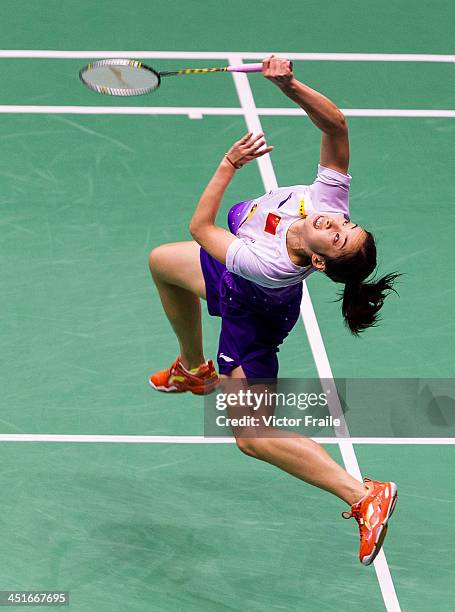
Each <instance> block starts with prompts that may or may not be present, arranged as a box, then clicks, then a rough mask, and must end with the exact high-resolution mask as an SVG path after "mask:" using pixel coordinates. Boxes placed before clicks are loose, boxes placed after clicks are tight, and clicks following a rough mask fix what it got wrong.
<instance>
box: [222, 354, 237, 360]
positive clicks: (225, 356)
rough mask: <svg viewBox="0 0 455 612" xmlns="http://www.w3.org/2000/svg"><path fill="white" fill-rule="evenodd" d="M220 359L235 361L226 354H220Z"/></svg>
mask: <svg viewBox="0 0 455 612" xmlns="http://www.w3.org/2000/svg"><path fill="white" fill-rule="evenodd" d="M219 358H220V359H224V361H234V360H233V359H232V357H228V356H227V355H225V354H224V353H220V354H219Z"/></svg>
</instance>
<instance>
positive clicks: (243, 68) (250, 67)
mask: <svg viewBox="0 0 455 612" xmlns="http://www.w3.org/2000/svg"><path fill="white" fill-rule="evenodd" d="M227 72H262V64H241V65H240V66H228V69H227Z"/></svg>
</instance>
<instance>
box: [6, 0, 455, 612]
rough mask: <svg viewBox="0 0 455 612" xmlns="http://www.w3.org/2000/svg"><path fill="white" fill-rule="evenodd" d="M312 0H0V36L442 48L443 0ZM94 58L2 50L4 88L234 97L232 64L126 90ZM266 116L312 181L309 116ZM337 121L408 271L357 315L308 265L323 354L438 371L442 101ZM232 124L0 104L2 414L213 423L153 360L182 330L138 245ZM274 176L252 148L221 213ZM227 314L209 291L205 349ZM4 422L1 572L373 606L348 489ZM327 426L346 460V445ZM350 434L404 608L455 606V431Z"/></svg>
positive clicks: (443, 83) (365, 79) (100, 101)
mask: <svg viewBox="0 0 455 612" xmlns="http://www.w3.org/2000/svg"><path fill="white" fill-rule="evenodd" d="M432 10H434V12H432ZM321 11H322V9H321V5H317V4H315V3H310V2H303V3H302V2H296V1H294V0H292V1H291V2H288V3H287V5H286V7H283V8H280V9H277V7H276V4H275V3H272V2H269V1H268V0H267V1H265V2H261V3H259V2H250V3H248V4H247V5H246V4H245V3H242V2H239V1H238V0H233V2H231V3H230V5H229V10H226V11H225V10H222V7H221V6H220V5H219V4H218V3H215V2H210V1H208V2H205V3H203V2H199V1H197V0H192V1H190V2H177V1H176V0H173V1H172V2H153V3H152V2H148V1H145V0H139V1H138V2H136V4H135V5H134V7H132V6H129V5H126V4H124V3H120V2H118V1H117V0H114V1H111V2H106V1H105V0H100V1H99V2H97V3H92V2H88V1H87V0H83V1H78V2H76V1H75V0H66V1H65V2H64V3H61V2H56V1H54V0H41V2H39V3H35V2H30V1H26V0H16V2H15V3H14V4H13V3H10V2H4V3H2V5H1V6H0V31H1V32H2V48H3V49H25V50H34V49H54V50H93V51H94V52H95V51H100V50H106V51H109V50H123V51H125V50H126V51H128V50H130V51H141V50H143V51H169V52H172V51H182V52H185V51H187V52H191V51H193V52H194V51H207V52H225V53H226V56H227V55H228V53H229V52H230V51H231V52H233V51H237V52H239V51H240V52H241V51H243V52H262V51H264V52H266V51H278V52H282V53H284V52H289V53H291V52H295V53H297V52H326V53H328V52H344V53H349V52H358V53H425V54H449V53H453V47H452V46H451V44H450V43H451V41H452V38H453V37H452V36H451V30H450V29H449V28H450V25H449V24H450V23H451V21H452V22H453V16H454V9H453V6H452V4H450V3H449V2H439V3H437V5H436V6H435V8H434V9H432V8H431V7H430V6H429V5H423V4H417V5H415V3H411V2H409V1H408V0H405V1H403V2H401V3H399V5H398V6H396V7H394V10H393V14H392V11H391V10H388V9H385V8H381V7H380V6H379V5H377V3H373V2H370V1H368V2H360V1H359V0H349V2H347V3H344V4H340V3H335V2H334V3H329V4H328V5H327V6H326V7H325V9H324V11H322V12H321ZM451 18H452V19H451ZM226 61H227V60H222V61H221V62H220V60H215V63H220V65H224V64H226ZM84 63H85V60H83V59H57V58H53V59H36V58H17V57H16V58H4V57H2V56H1V52H0V70H1V74H2V76H3V79H2V82H3V87H2V92H1V95H0V107H1V108H3V107H4V105H46V106H47V105H71V106H76V107H77V106H94V107H101V106H105V107H110V106H120V105H121V106H131V107H135V106H156V107H162V108H168V107H176V106H178V107H185V108H186V107H194V108H199V107H209V108H211V107H216V108H236V109H238V108H239V107H240V102H239V97H238V95H237V92H236V89H235V87H234V83H233V81H232V78H231V77H230V76H228V75H211V76H208V77H207V78H205V77H201V78H200V79H199V78H196V77H195V78H192V77H188V79H187V80H185V81H181V80H180V81H179V80H178V79H175V80H169V84H168V83H166V84H165V85H163V87H162V88H161V89H160V90H159V92H157V93H156V94H154V96H150V97H148V98H140V99H139V98H138V99H132V100H126V101H125V100H123V99H122V100H121V101H120V103H119V102H118V100H116V99H109V98H105V97H101V96H97V95H96V94H93V93H91V92H89V91H88V90H85V89H83V87H82V86H81V85H80V83H79V82H78V78H77V71H78V69H79V68H80V67H81V66H82V65H83V64H84ZM150 63H152V62H151V61H150ZM153 63H154V64H159V68H161V69H172V68H175V67H190V66H194V65H198V66H209V65H215V63H214V61H213V60H207V59H204V60H197V61H195V60H189V59H183V60H176V59H169V58H167V59H166V58H164V59H160V60H154V61H153ZM295 72H296V75H297V77H298V78H301V79H302V80H306V81H307V82H308V83H309V84H310V85H312V86H314V87H315V88H319V89H320V90H321V91H323V92H324V93H326V94H327V95H328V96H330V97H332V98H333V99H334V101H335V102H336V103H337V104H338V105H339V106H340V107H342V108H345V109H422V110H435V109H436V110H438V109H449V110H450V109H453V108H454V106H453V104H454V99H453V91H454V72H453V64H452V63H441V62H431V63H430V62H428V63H427V62H410V63H405V62H387V61H384V62H365V61H361V62H354V61H349V62H340V61H314V60H313V61H308V62H303V61H295ZM212 76H213V79H212ZM182 78H183V77H182ZM249 82H250V85H251V89H252V92H253V96H254V100H255V104H256V107H257V108H263V109H266V108H282V109H289V108H290V107H291V104H290V103H289V101H288V100H287V99H286V98H284V97H283V96H282V95H281V94H280V92H279V91H278V90H276V89H274V88H273V86H272V85H271V84H270V83H268V82H266V81H265V80H264V79H262V77H261V76H260V75H252V76H250V77H249ZM4 110H5V109H4ZM260 119H261V124H262V127H263V129H264V131H265V133H266V135H267V139H268V142H269V144H273V145H274V146H275V149H274V152H273V155H272V163H273V167H274V171H275V174H276V177H277V180H278V182H279V184H280V185H292V184H296V183H302V184H306V183H308V182H311V181H312V180H313V178H314V176H315V171H316V166H317V162H318V154H319V153H318V151H319V134H318V132H317V130H316V129H315V128H314V126H313V125H312V124H311V123H310V122H309V120H308V119H307V118H306V117H303V116H302V117H297V116H261V117H260ZM348 121H349V128H350V141H351V158H352V163H351V167H350V172H351V174H352V176H353V181H352V188H351V212H352V218H353V219H354V220H355V221H356V222H358V223H360V224H362V225H364V226H366V227H367V228H369V229H371V230H372V231H373V232H374V233H375V235H376V237H377V241H378V248H379V260H380V272H381V273H386V272H391V271H394V270H398V271H400V272H403V273H404V275H403V277H402V278H401V280H400V283H399V294H400V297H396V296H392V297H390V298H389V299H388V300H387V303H386V304H385V306H384V309H383V320H382V322H381V324H380V326H378V327H377V328H375V329H372V330H369V331H368V332H367V333H366V334H365V335H364V337H362V338H360V339H356V338H353V337H351V336H350V335H349V334H348V332H347V331H346V330H345V329H344V327H343V324H342V320H341V315H340V306H339V304H338V303H336V302H334V299H335V297H336V291H334V286H333V284H332V283H330V282H329V281H327V280H326V279H325V278H324V277H322V275H319V276H318V277H317V278H316V275H313V277H311V278H310V279H309V281H308V287H309V290H310V294H311V297H312V300H313V304H314V306H315V310H316V315H317V319H318V323H319V326H320V329H321V333H322V336H323V339H324V344H325V347H326V350H327V354H328V357H329V360H330V365H331V368H332V371H333V374H334V376H335V377H340V378H341V377H352V378H369V377H370V378H378V377H382V378H411V377H416V378H425V377H426V378H453V376H454V365H453V354H454V348H455V346H454V337H455V323H454V321H455V316H454V315H455V309H454V300H453V287H452V280H453V278H454V274H455V263H454V258H453V256H452V251H453V239H452V231H451V229H450V228H451V221H452V220H453V210H452V206H453V200H454V197H453V196H454V189H453V176H452V175H453V172H452V171H451V162H453V134H454V130H455V123H454V119H453V118H451V117H436V116H431V117H425V116H422V117H413V118H409V117H406V118H401V117H360V116H352V117H348ZM245 131H246V123H245V118H244V117H243V116H241V115H237V116H235V115H232V114H226V115H221V114H220V115H216V116H208V115H204V116H203V117H202V118H200V119H191V118H190V117H189V116H188V115H185V114H180V115H175V116H171V115H165V114H157V115H148V116H141V115H121V116H120V115H95V114H89V115H81V114H77V113H74V114H63V113H59V112H51V111H49V112H47V113H44V114H30V113H26V112H20V109H18V108H16V106H14V108H11V109H9V112H2V113H0V143H1V147H0V160H1V165H0V182H1V190H0V261H1V273H0V309H1V313H2V316H1V318H0V337H1V339H2V350H1V356H2V376H1V390H2V393H1V400H2V401H1V408H0V434H1V435H4V436H7V435H13V434H55V435H56V436H58V435H64V434H74V435H112V436H122V435H132V436H139V435H148V436H175V437H180V436H203V433H204V429H203V425H204V423H203V404H202V402H201V400H200V399H198V398H196V397H195V396H191V397H186V396H185V397H184V399H183V400H182V398H181V397H179V401H176V400H175V397H169V396H166V395H164V394H163V395H161V394H154V393H153V392H152V391H151V390H150V389H149V388H148V386H147V384H146V383H147V377H148V375H149V374H150V372H152V371H154V370H156V369H159V368H162V367H165V366H167V365H168V364H169V363H170V362H171V361H172V360H173V359H174V358H175V356H176V354H177V346H176V343H175V340H174V338H173V334H172V332H171V329H170V327H169V325H168V323H167V322H166V320H165V318H164V315H163V314H162V311H161V306H160V302H159V299H158V296H157V293H156V291H155V290H154V287H153V285H152V283H151V281H150V275H149V271H148V267H147V256H148V253H149V251H150V250H151V249H152V248H153V247H154V246H156V245H158V244H161V243H163V242H171V241H178V240H187V239H190V236H189V233H188V230H187V227H188V221H189V219H190V216H191V213H192V210H193V208H194V206H195V204H196V203H197V200H198V198H199V196H200V194H201V192H202V189H203V188H204V186H205V184H206V182H207V181H208V179H209V178H210V176H211V173H212V171H213V170H214V168H215V166H216V164H217V162H218V159H219V158H220V156H221V155H222V154H223V153H224V151H225V150H226V149H227V147H229V146H230V144H231V143H232V142H233V141H234V140H236V139H237V138H238V137H239V136H240V135H242V134H243V133H244V132H245ZM452 165H453V164H452ZM263 190H264V186H263V183H262V181H261V177H260V174H259V171H258V168H257V167H255V166H251V167H249V168H246V169H245V170H244V171H242V172H240V173H239V174H238V176H237V177H236V180H235V182H234V183H233V184H232V186H231V187H230V188H229V191H228V193H227V195H226V198H225V203H224V205H223V214H226V213H227V211H228V209H229V206H230V205H231V204H233V203H235V202H238V201H240V200H244V199H247V198H250V197H251V198H252V197H255V196H257V195H260V194H261V193H263ZM218 332H219V321H218V320H217V319H214V318H210V317H208V316H207V314H206V313H205V312H204V337H205V350H206V354H207V355H208V356H210V357H215V355H216V349H217V341H218ZM280 374H281V376H283V377H294V378H302V377H315V376H316V375H317V374H316V365H315V361H314V358H313V355H312V352H311V349H310V345H309V343H308V340H307V336H306V334H305V330H304V326H303V323H302V321H300V322H299V323H298V324H297V325H296V327H295V329H294V330H293V331H292V333H291V335H290V337H289V338H288V339H287V340H286V342H285V344H284V346H283V347H282V349H281V351H280ZM397 410H399V406H397ZM378 418H380V415H378ZM10 439H11V438H10ZM10 439H9V440H10ZM7 440H8V438H7V437H5V439H4V441H1V442H0V464H1V466H2V470H1V474H0V485H1V490H2V496H1V497H2V504H1V509H2V513H1V516H2V521H1V526H0V539H1V541H2V549H3V563H2V571H1V572H0V590H7V589H8V590H9V589H16V590H33V589H36V590H39V589H43V588H44V589H53V590H65V591H70V592H71V605H70V609H71V610H75V611H76V610H77V611H79V610H80V611H84V612H85V611H87V612H92V611H93V612H98V611H101V612H104V611H106V612H107V611H114V612H124V611H125V612H126V611H128V612H129V611H144V612H145V611H149V610H150V611H165V612H173V611H177V610H178V611H180V610H182V611H183V610H185V611H193V610H194V611H207V612H209V611H210V612H212V611H214V612H218V611H223V610H226V611H227V610H239V611H242V612H245V611H246V612H250V611H251V612H253V611H261V612H263V611H272V610H273V611H274V610H283V611H301V610H303V611H305V612H312V611H313V610H314V611H321V610H323V611H332V610H337V611H343V612H344V611H346V612H348V611H349V612H357V610H361V609H364V607H365V606H367V607H368V609H370V610H375V611H376V610H378V611H379V610H384V609H385V606H384V601H383V597H382V595H381V589H380V584H379V582H378V579H377V577H376V574H375V572H374V569H373V568H364V567H362V566H361V565H360V564H359V563H358V560H357V547H358V537H357V527H356V525H355V522H354V521H351V522H347V521H343V520H342V519H341V517H340V513H341V511H342V510H344V509H345V508H344V506H343V504H342V503H341V502H339V501H338V500H337V499H335V498H332V497H331V496H329V495H327V494H325V493H323V492H321V491H319V490H317V489H314V488H311V487H309V486H308V485H305V484H303V483H301V482H299V481H296V480H293V479H292V478H290V477H289V476H287V475H286V474H284V473H282V472H280V471H278V470H276V469H275V468H273V467H271V466H269V465H266V464H261V463H259V462H255V461H254V460H252V459H248V458H247V457H245V456H243V455H241V454H240V452H239V451H238V450H237V449H236V447H235V445H233V444H209V443H205V444H178V443H177V442H178V439H176V443H159V444H158V443H156V444H125V443H117V444H109V443H102V442H99V443H96V442H91V443H75V442H72V443H69V442H52V443H51V442H37V441H35V442H11V441H7ZM327 450H328V451H329V452H330V453H331V454H332V455H333V457H334V458H335V459H337V460H338V461H340V462H342V458H341V454H340V451H339V449H338V446H337V445H335V444H331V445H327ZM355 453H356V456H357V460H358V463H359V465H360V469H361V471H362V473H363V474H364V475H366V476H370V477H375V478H378V479H393V480H395V481H396V482H397V483H398V485H399V491H400V493H399V495H400V497H399V500H400V501H399V504H398V507H397V511H396V515H394V518H393V521H392V522H391V525H390V529H389V536H388V539H387V540H386V545H385V552H386V556H387V562H388V566H389V568H390V573H391V576H392V580H393V583H394V585H395V590H396V595H397V598H398V600H399V604H400V606H401V609H402V610H404V611H409V612H415V611H422V612H427V611H428V610H438V612H439V611H442V612H445V611H449V610H452V609H453V600H454V598H455V589H454V585H453V578H452V574H453V571H452V562H451V540H452V539H453V537H454V536H455V533H454V528H453V526H452V520H451V519H452V515H453V508H454V504H455V489H454V486H453V482H452V480H453V479H451V478H450V474H451V472H450V466H451V465H452V462H453V459H454V457H453V453H454V446H453V445H445V446H444V445H431V446H428V445H423V444H415V445H389V444H384V445H371V444H359V445H355ZM390 609H392V608H390ZM395 609H396V608H395Z"/></svg>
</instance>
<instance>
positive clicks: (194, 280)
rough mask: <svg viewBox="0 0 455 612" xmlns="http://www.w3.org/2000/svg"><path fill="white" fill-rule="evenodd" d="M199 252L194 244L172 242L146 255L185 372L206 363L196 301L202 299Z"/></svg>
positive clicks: (199, 315) (202, 289) (202, 281)
mask: <svg viewBox="0 0 455 612" xmlns="http://www.w3.org/2000/svg"><path fill="white" fill-rule="evenodd" d="M199 251H200V247H199V245H198V244H197V243H196V242H194V241H192V242H174V243H170V244H163V245H161V246H159V247H157V248H155V249H153V251H152V252H151V253H150V256H149V265H150V271H151V273H152V277H153V280H154V281H155V285H156V287H157V289H158V292H159V294H160V298H161V303H162V304H163V308H164V312H165V313H166V316H167V318H168V320H169V322H170V324H171V325H172V328H173V330H174V332H175V334H176V336H177V339H178V341H179V345H180V356H181V359H182V363H183V365H184V366H185V367H186V368H187V369H190V368H197V367H198V366H199V365H200V364H201V363H203V362H204V361H205V359H204V354H203V349H202V325H201V304H200V299H199V298H203V299H205V283H204V277H203V274H202V269H201V264H200V260H199Z"/></svg>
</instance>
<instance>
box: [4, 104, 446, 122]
mask: <svg viewBox="0 0 455 612" xmlns="http://www.w3.org/2000/svg"><path fill="white" fill-rule="evenodd" d="M341 111H342V112H343V114H344V115H345V116H346V117H399V118H419V117H420V118H441V117H445V118H455V110H452V109H412V108H342V109H341ZM8 113H11V114H49V115H51V114H71V115H188V117H190V119H202V118H203V117H204V116H218V115H219V116H223V117H226V116H229V115H235V116H239V117H243V116H244V112H243V110H242V109H241V108H236V107H221V106H220V107H216V106H212V107H210V106H204V107H197V106H188V107H185V106H78V105H44V104H43V105H33V104H2V105H0V114H8ZM257 114H258V115H260V116H264V117H307V116H308V115H307V114H306V113H305V111H303V110H302V109H299V108H295V109H294V108H272V107H270V108H265V107H261V108H259V107H258V108H257Z"/></svg>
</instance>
